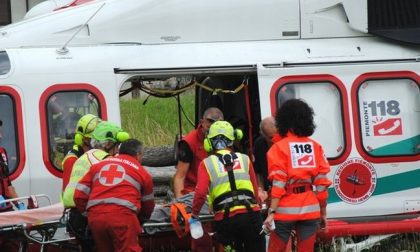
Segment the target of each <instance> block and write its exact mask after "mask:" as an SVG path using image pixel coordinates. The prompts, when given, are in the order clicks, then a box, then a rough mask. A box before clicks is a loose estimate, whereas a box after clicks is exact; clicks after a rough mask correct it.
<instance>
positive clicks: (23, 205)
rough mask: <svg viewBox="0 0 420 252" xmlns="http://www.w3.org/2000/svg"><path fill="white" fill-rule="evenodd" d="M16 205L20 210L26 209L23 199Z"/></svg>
mask: <svg viewBox="0 0 420 252" xmlns="http://www.w3.org/2000/svg"><path fill="white" fill-rule="evenodd" d="M16 207H17V209H18V210H19V211H20V210H26V206H25V203H23V202H22V201H18V202H17V205H16Z"/></svg>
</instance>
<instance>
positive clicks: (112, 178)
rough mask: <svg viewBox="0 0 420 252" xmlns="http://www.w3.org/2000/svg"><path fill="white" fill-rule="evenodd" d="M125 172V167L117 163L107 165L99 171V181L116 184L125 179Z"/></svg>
mask: <svg viewBox="0 0 420 252" xmlns="http://www.w3.org/2000/svg"><path fill="white" fill-rule="evenodd" d="M124 174H125V170H124V168H123V167H121V166H119V165H116V164H111V165H107V166H105V167H103V168H102V169H101V171H100V173H99V182H100V183H101V184H103V185H116V184H118V183H120V182H121V181H122V180H123V178H124Z"/></svg>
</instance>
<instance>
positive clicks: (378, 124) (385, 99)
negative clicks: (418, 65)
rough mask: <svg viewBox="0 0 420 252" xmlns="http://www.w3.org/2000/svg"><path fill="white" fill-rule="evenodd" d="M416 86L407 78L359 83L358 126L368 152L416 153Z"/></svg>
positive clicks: (419, 148)
mask: <svg viewBox="0 0 420 252" xmlns="http://www.w3.org/2000/svg"><path fill="white" fill-rule="evenodd" d="M419 87H420V86H419V83H418V82H416V81H415V80H413V79H408V78H400V79H380V80H366V81H364V82H362V83H361V84H360V85H359V89H358V91H357V94H356V95H357V98H358V110H359V111H358V112H359V128H360V135H361V141H362V147H363V149H364V151H365V152H366V153H367V154H368V155H369V156H371V157H387V156H388V157H389V156H413V155H418V154H420V124H419V122H420V88H419Z"/></svg>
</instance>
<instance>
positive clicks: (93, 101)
mask: <svg viewBox="0 0 420 252" xmlns="http://www.w3.org/2000/svg"><path fill="white" fill-rule="evenodd" d="M99 112H100V111H99V107H98V99H97V97H95V96H94V95H93V94H92V93H90V92H87V91H66V92H56V93H53V94H52V95H51V96H50V97H49V98H48V102H47V115H48V119H47V120H48V136H49V139H48V140H49V157H50V162H51V164H53V166H54V167H55V168H56V169H59V170H62V165H61V163H62V161H63V158H64V156H65V155H66V154H67V152H68V151H69V150H70V149H71V148H72V147H73V143H74V135H75V129H76V124H77V122H78V120H79V119H80V117H82V116H83V115H85V114H88V113H90V114H94V115H99Z"/></svg>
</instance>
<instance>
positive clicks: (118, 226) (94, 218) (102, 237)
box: [74, 139, 155, 252]
mask: <svg viewBox="0 0 420 252" xmlns="http://www.w3.org/2000/svg"><path fill="white" fill-rule="evenodd" d="M142 154H143V147H142V144H141V143H140V142H139V141H137V140H135V139H129V140H127V141H125V142H123V143H122V144H121V146H120V149H119V154H118V155H117V156H115V157H110V158H107V159H105V160H103V161H101V162H99V163H97V164H95V165H93V166H92V167H91V169H90V170H89V172H88V173H87V174H86V175H85V176H84V177H83V178H82V180H80V182H79V183H78V184H77V187H76V192H75V194H74V200H75V202H76V207H77V208H78V209H79V211H81V212H84V211H86V210H87V217H88V223H89V228H90V229H91V231H92V234H93V238H94V240H95V244H96V250H97V251H101V252H106V251H110V252H111V251H121V252H123V251H142V248H141V247H140V244H139V240H138V237H139V235H140V233H141V226H140V221H139V218H140V219H141V220H144V221H145V220H148V219H149V218H150V215H151V214H152V211H153V208H154V206H155V203H154V196H153V181H152V177H151V176H150V174H149V173H148V172H147V171H146V170H145V169H144V167H143V166H141V164H140V161H141V157H142Z"/></svg>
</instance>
